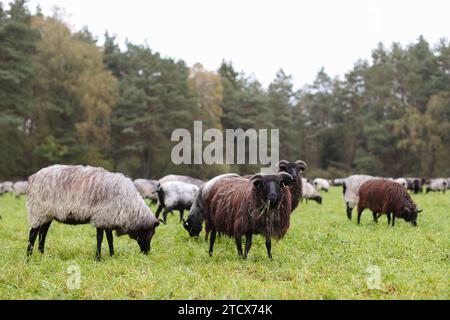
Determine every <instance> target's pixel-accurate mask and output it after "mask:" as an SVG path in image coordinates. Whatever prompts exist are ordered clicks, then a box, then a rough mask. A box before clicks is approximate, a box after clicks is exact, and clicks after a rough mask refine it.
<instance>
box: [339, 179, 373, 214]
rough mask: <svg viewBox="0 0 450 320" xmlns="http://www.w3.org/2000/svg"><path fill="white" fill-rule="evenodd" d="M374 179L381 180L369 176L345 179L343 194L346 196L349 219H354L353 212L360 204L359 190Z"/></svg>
mask: <svg viewBox="0 0 450 320" xmlns="http://www.w3.org/2000/svg"><path fill="white" fill-rule="evenodd" d="M373 179H379V178H377V177H373V176H369V175H361V174H357V175H352V176H350V177H348V178H346V179H344V182H343V185H342V186H343V194H344V201H345V205H346V207H347V217H348V219H350V220H351V219H352V211H353V208H354V207H355V206H356V205H357V204H358V201H359V196H358V192H359V188H360V187H361V185H362V184H363V183H364V182H366V181H369V180H373Z"/></svg>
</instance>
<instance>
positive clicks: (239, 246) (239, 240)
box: [234, 236, 243, 257]
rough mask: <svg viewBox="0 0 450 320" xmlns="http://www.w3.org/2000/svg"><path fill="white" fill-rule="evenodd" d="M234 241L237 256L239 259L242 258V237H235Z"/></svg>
mask: <svg viewBox="0 0 450 320" xmlns="http://www.w3.org/2000/svg"><path fill="white" fill-rule="evenodd" d="M234 239H235V240H236V248H237V251H238V255H239V256H240V257H242V256H243V254H242V236H236V237H235V238H234Z"/></svg>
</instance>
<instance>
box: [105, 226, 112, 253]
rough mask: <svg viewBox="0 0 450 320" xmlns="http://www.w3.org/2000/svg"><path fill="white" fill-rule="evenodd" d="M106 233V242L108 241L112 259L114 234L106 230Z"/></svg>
mask: <svg viewBox="0 0 450 320" xmlns="http://www.w3.org/2000/svg"><path fill="white" fill-rule="evenodd" d="M105 233H106V240H108V246H109V255H110V256H111V257H112V256H113V255H114V242H113V233H112V230H111V229H106V230H105Z"/></svg>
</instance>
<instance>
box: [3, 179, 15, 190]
mask: <svg viewBox="0 0 450 320" xmlns="http://www.w3.org/2000/svg"><path fill="white" fill-rule="evenodd" d="M13 185H14V183H13V182H12V181H4V182H3V183H2V193H8V192H13Z"/></svg>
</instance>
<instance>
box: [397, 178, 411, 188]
mask: <svg viewBox="0 0 450 320" xmlns="http://www.w3.org/2000/svg"><path fill="white" fill-rule="evenodd" d="M394 182H395V183H398V184H399V185H401V186H402V187H403V188H405V189H408V182H407V181H406V179H405V178H397V179H395V180H394Z"/></svg>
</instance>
